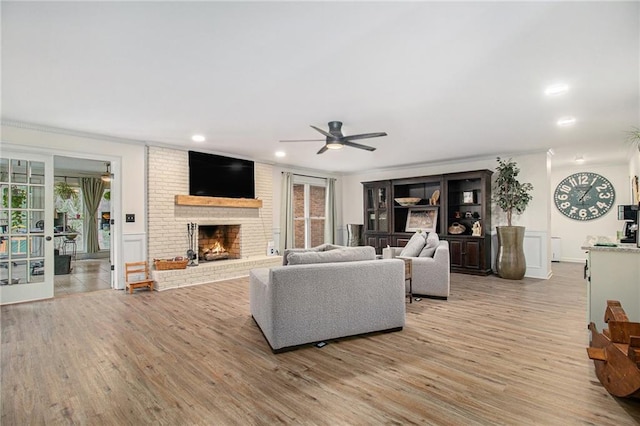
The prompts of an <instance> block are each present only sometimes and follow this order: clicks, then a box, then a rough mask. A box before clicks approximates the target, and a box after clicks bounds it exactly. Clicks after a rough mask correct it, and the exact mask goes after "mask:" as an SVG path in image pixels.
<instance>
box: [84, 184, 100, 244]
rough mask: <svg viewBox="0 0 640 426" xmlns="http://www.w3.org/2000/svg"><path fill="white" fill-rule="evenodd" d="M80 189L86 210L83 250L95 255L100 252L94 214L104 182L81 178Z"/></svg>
mask: <svg viewBox="0 0 640 426" xmlns="http://www.w3.org/2000/svg"><path fill="white" fill-rule="evenodd" d="M80 186H81V187H82V199H83V201H84V205H85V208H86V209H87V224H88V226H86V227H85V249H86V251H87V253H97V252H98V251H100V245H99V244H98V222H97V218H96V214H97V211H98V206H99V205H100V200H101V199H102V193H103V191H104V182H103V181H102V179H96V178H82V179H81V180H80Z"/></svg>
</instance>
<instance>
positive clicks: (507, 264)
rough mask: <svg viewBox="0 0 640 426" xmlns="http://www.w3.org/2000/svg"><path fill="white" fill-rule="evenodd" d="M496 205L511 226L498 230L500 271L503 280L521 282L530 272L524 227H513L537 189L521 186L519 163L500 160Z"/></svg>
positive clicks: (497, 227)
mask: <svg viewBox="0 0 640 426" xmlns="http://www.w3.org/2000/svg"><path fill="white" fill-rule="evenodd" d="M497 160H498V167H496V172H497V175H496V180H495V182H494V189H493V196H492V198H493V201H494V202H495V203H496V205H497V206H498V207H500V208H501V209H502V210H503V211H504V212H505V213H506V214H507V226H496V231H497V233H498V257H497V258H496V270H497V272H498V275H499V276H500V277H501V278H506V279H510V280H521V279H522V278H523V277H524V274H525V272H526V270H527V263H526V260H525V258H524V247H523V244H524V226H512V225H511V218H512V217H513V214H514V213H515V214H522V212H524V210H525V208H526V207H527V205H528V204H529V201H531V198H532V196H531V194H530V192H531V191H532V190H533V185H531V184H530V183H520V182H519V181H518V174H519V173H520V168H519V167H518V165H517V164H516V162H515V161H512V160H511V159H509V160H508V161H505V160H502V159H501V158H500V157H498V158H497Z"/></svg>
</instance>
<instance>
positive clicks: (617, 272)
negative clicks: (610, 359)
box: [582, 244, 640, 331]
mask: <svg viewBox="0 0 640 426" xmlns="http://www.w3.org/2000/svg"><path fill="white" fill-rule="evenodd" d="M582 249H583V250H586V251H587V253H588V258H587V267H586V272H587V273H586V278H587V323H589V322H594V323H595V324H596V326H597V327H598V330H599V331H602V329H603V328H604V327H606V324H605V322H604V312H605V310H606V307H607V300H618V301H620V303H621V304H622V307H623V308H624V310H625V312H626V314H627V316H628V317H629V321H632V322H640V248H638V247H637V246H636V244H618V245H617V246H615V247H613V246H596V245H589V244H586V245H584V246H582Z"/></svg>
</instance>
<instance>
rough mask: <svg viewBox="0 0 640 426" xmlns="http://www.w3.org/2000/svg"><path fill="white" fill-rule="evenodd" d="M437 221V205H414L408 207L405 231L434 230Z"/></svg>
mask: <svg viewBox="0 0 640 426" xmlns="http://www.w3.org/2000/svg"><path fill="white" fill-rule="evenodd" d="M436 223H438V208H437V207H415V208H410V209H409V214H408V215H407V225H406V228H405V231H406V232H415V231H424V232H435V231H436Z"/></svg>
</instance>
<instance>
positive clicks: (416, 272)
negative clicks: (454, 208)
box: [383, 240, 451, 299]
mask: <svg viewBox="0 0 640 426" xmlns="http://www.w3.org/2000/svg"><path fill="white" fill-rule="evenodd" d="M401 251H402V247H389V248H386V249H384V250H383V257H400V256H399V255H400V252H401ZM408 259H411V285H412V293H413V295H416V296H428V297H434V298H438V299H447V298H448V297H449V285H450V282H451V268H450V261H449V242H448V241H444V240H440V242H439V243H438V247H437V248H436V251H435V253H434V254H433V257H409V258H408ZM407 285H408V284H407Z"/></svg>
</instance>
